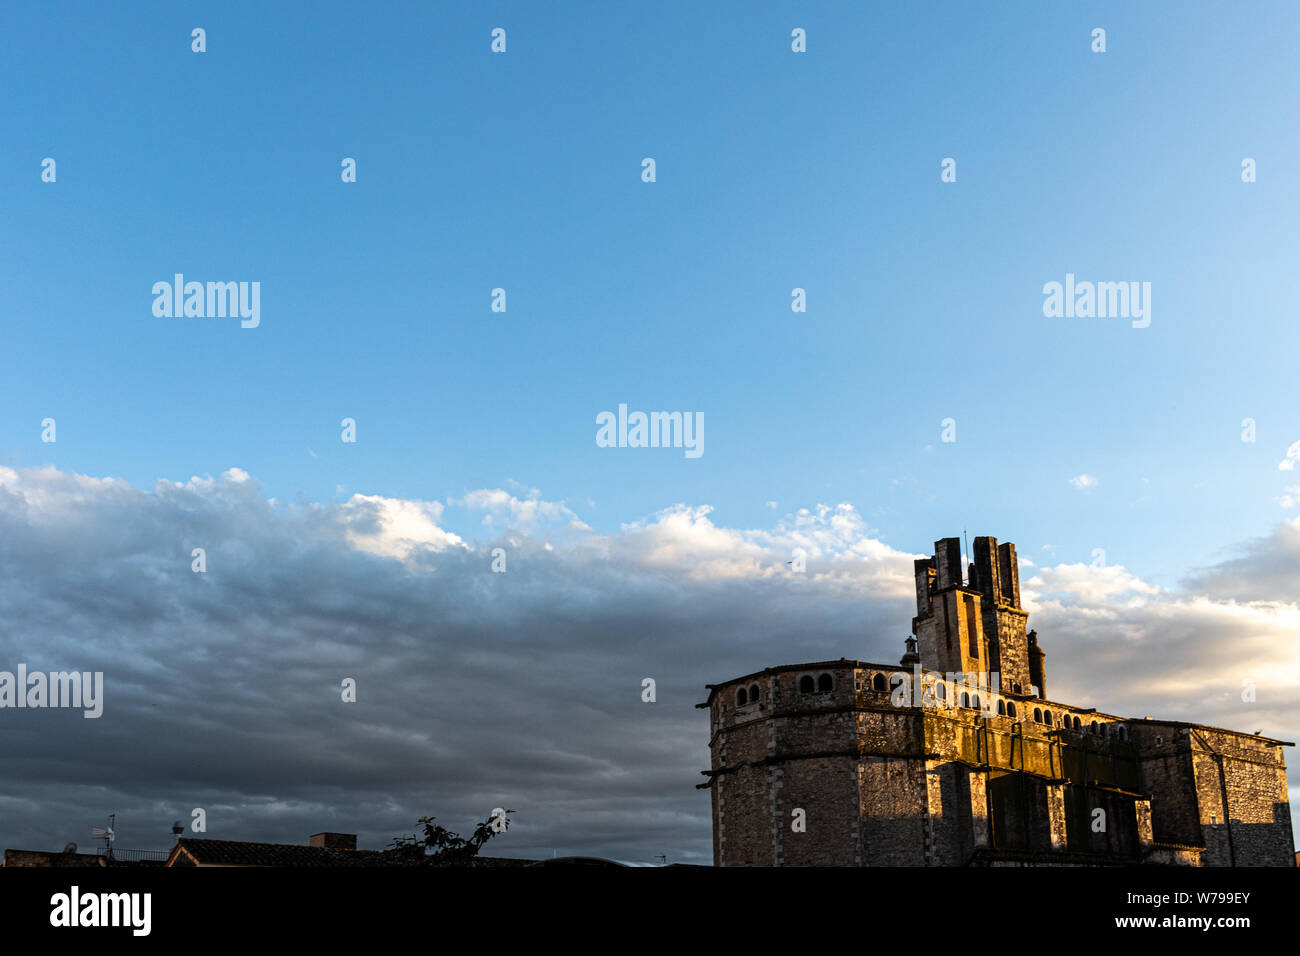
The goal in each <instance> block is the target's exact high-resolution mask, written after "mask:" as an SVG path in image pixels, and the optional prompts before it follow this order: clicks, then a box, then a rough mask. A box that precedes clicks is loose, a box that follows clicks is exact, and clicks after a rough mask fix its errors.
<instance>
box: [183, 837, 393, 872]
mask: <svg viewBox="0 0 1300 956" xmlns="http://www.w3.org/2000/svg"><path fill="white" fill-rule="evenodd" d="M178 854H186V855H188V856H189V858H190V859H191V860H193V861H194V863H197V864H199V865H201V866H402V865H405V864H404V861H400V860H398V859H396V858H395V857H393V856H391V855H389V854H387V853H381V852H379V851H378V850H331V849H327V848H326V847H320V846H303V845H301V844H297V843H247V842H244V841H242V840H191V839H189V838H184V839H181V840H180V841H179V842H178V843H177V845H176V848H175V849H173V850H172V855H171V857H170V858H169V860H168V862H169V864H170V865H172V866H178V865H179V866H184V865H186V862H188V861H184V860H178V859H177V856H178Z"/></svg>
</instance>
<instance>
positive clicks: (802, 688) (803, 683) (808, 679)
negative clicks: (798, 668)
mask: <svg viewBox="0 0 1300 956" xmlns="http://www.w3.org/2000/svg"><path fill="white" fill-rule="evenodd" d="M816 689H817V685H816V684H814V683H813V679H812V675H811V674H804V675H803V677H800V678H799V693H801V694H811V693H812V692H813V691H814V690H816Z"/></svg>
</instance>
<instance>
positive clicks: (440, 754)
mask: <svg viewBox="0 0 1300 956" xmlns="http://www.w3.org/2000/svg"><path fill="white" fill-rule="evenodd" d="M772 517H773V518H774V519H777V516H776V515H775V514H774V515H773V516H772ZM465 525H469V526H476V527H478V528H479V529H480V531H479V534H480V535H481V537H479V538H473V539H471V538H467V537H466V536H464V535H462V534H456V533H454V532H453V531H451V530H449V526H452V527H462V526H465ZM990 530H991V531H993V532H996V530H997V529H990ZM943 532H944V529H942V528H939V529H927V531H926V532H925V534H924V536H923V538H922V539H918V540H917V541H915V542H912V541H909V542H908V544H909V545H912V546H915V547H917V548H919V549H925V548H926V546H927V545H928V544H929V542H930V540H932V539H933V538H936V537H939V536H941V535H942V534H943ZM1026 544H1028V543H1026ZM196 548H202V549H204V553H205V561H206V568H207V570H206V571H205V572H204V573H195V572H194V571H192V570H191V567H192V563H193V561H194V558H193V552H194V549H196ZM495 549H500V551H501V553H503V554H504V560H505V562H506V571H505V573H494V572H493V571H492V565H493V562H494V550H495ZM796 549H798V550H800V551H801V552H802V553H803V554H804V555H805V560H806V563H807V571H806V573H803V574H795V573H793V572H792V571H791V567H790V565H789V564H788V563H787V562H790V561H791V558H792V556H793V554H794V553H795V551H796ZM915 556H916V555H914V554H913V553H911V552H907V551H903V550H899V549H898V548H897V547H895V546H893V545H891V544H888V543H886V542H884V541H883V540H881V537H880V535H879V533H877V532H875V531H874V530H873V529H871V528H870V527H869V526H868V525H867V524H866V523H865V521H864V520H863V519H862V517H861V515H860V514H859V512H858V511H857V510H855V508H854V507H852V506H851V505H848V504H837V505H833V506H830V505H818V506H817V507H814V508H807V509H802V510H798V511H794V512H791V513H789V514H786V515H785V516H784V517H781V518H779V519H777V520H774V523H773V524H772V526H771V527H770V528H765V529H734V528H727V527H723V526H720V525H718V524H716V523H715V522H714V520H713V518H712V512H711V509H710V508H709V507H707V506H702V505H699V506H689V505H684V504H678V505H674V506H672V507H669V508H665V509H664V510H663V511H661V512H659V513H658V514H655V515H653V516H650V517H648V518H646V519H644V520H641V521H637V522H631V523H628V524H625V525H623V526H622V527H621V528H620V529H619V530H618V531H617V532H616V533H612V534H601V533H597V532H595V531H593V530H592V529H591V528H590V527H589V526H588V525H587V524H586V523H584V522H583V521H582V518H581V516H580V515H579V514H578V513H577V510H575V509H573V508H571V507H570V506H569V505H567V504H566V503H564V502H552V501H546V500H544V499H543V498H542V497H541V494H540V492H538V491H537V490H535V489H526V488H521V487H519V488H511V489H508V490H507V489H480V490H477V491H474V492H471V493H469V494H468V495H464V496H462V497H459V498H447V499H444V500H442V501H436V500H430V501H415V500H406V499H396V498H388V497H383V496H380V495H361V494H356V495H352V496H351V497H350V498H346V499H344V500H340V501H337V502H326V503H309V502H308V503H303V502H294V503H289V502H284V501H278V500H274V499H270V500H268V499H267V498H265V497H264V495H263V494H262V492H261V490H260V488H259V487H258V484H257V482H256V480H255V479H254V478H253V477H252V476H250V475H248V474H247V473H245V472H243V471H241V470H240V469H237V468H232V469H230V470H229V471H227V472H225V473H224V474H222V475H221V476H220V477H218V478H210V477H203V478H198V477H196V478H192V479H190V480H189V481H187V482H171V481H159V482H158V483H156V484H155V486H154V487H153V488H152V489H148V490H142V489H137V488H134V487H132V486H130V485H129V484H127V483H126V482H123V481H121V480H119V479H113V478H95V477H88V476H84V475H76V474H68V473H64V472H60V471H58V470H55V469H53V468H45V469H29V470H18V471H15V470H13V469H8V468H3V467H0V610H2V611H3V615H0V621H2V622H3V623H2V624H0V669H10V670H12V669H13V668H14V667H15V666H16V665H17V664H18V663H19V662H22V663H26V664H27V665H28V667H29V668H31V669H34V670H35V669H40V670H47V671H49V670H66V669H77V670H83V671H84V670H90V671H97V670H102V671H103V672H104V684H105V690H104V697H105V700H104V714H103V716H102V717H101V718H99V719H98V720H86V719H84V718H83V717H82V716H81V713H80V711H56V710H41V711H32V710H4V711H0V721H2V722H3V729H4V731H5V732H4V733H2V734H0V756H2V757H3V759H4V760H5V766H6V767H7V768H8V769H9V773H8V774H7V786H6V787H5V788H4V789H3V793H0V843H3V845H4V846H8V847H20V848H28V849H57V848H59V847H61V846H62V845H63V844H64V843H65V842H67V841H69V840H75V841H77V842H79V843H82V844H88V843H89V842H90V841H89V839H88V832H89V828H90V827H91V826H92V825H96V824H99V823H100V822H101V818H102V817H103V816H105V815H107V814H108V813H110V812H114V811H116V812H117V813H118V821H119V841H118V842H119V845H120V846H135V847H146V848H148V847H163V846H166V845H167V844H168V843H169V840H170V837H169V833H168V828H169V827H170V825H171V822H172V821H173V820H180V821H182V822H183V823H188V821H189V819H190V812H191V810H192V809H193V808H195V807H202V808H204V809H205V810H206V811H207V821H208V831H207V834H206V835H207V836H209V837H214V838H224V839H238V840H270V841H279V842H305V840H306V837H307V835H308V834H310V833H314V832H317V831H319V830H342V831H346V832H356V833H358V834H359V845H360V846H362V847H367V848H379V847H382V846H384V845H386V844H387V843H388V841H389V840H390V839H391V838H392V837H393V836H395V835H397V834H398V833H403V832H408V833H409V832H411V830H412V828H413V825H414V822H415V820H416V818H417V817H419V816H422V815H424V814H429V813H432V814H435V815H436V816H437V817H438V819H439V821H440V822H442V823H444V824H445V825H447V826H449V827H451V828H452V829H459V830H462V831H465V830H468V829H469V828H470V827H471V826H472V825H473V823H474V822H476V821H478V820H481V819H484V818H485V817H486V816H487V815H488V814H489V813H490V812H491V810H492V808H493V807H498V806H504V807H509V808H512V809H514V810H515V811H517V813H516V816H515V818H514V823H513V824H512V826H511V828H510V830H509V832H508V833H507V834H506V835H505V836H503V837H500V838H498V839H497V840H494V842H493V844H492V845H491V852H492V853H494V854H497V855H511V856H523V857H542V856H550V855H551V854H552V853H556V854H558V855H567V854H592V855H600V856H609V857H614V858H617V859H623V860H629V861H635V860H639V861H650V860H652V859H654V858H655V857H657V856H658V855H660V854H663V855H665V856H667V857H668V859H669V860H674V861H679V862H706V863H707V862H710V859H711V842H710V821H709V801H708V795H707V791H700V790H696V789H695V785H696V784H697V783H699V782H701V781H702V780H703V779H704V778H702V777H701V776H700V775H699V771H700V770H702V769H705V768H706V767H707V766H708V740H707V734H708V727H707V720H706V718H705V714H704V712H703V711H701V710H697V709H695V707H694V705H695V703H696V702H698V701H701V700H703V699H704V697H705V693H706V692H705V689H704V684H705V683H709V682H718V681H722V680H726V679H728V678H731V677H735V676H738V675H740V674H744V673H748V672H750V671H754V670H758V669H761V668H763V667H766V666H772V665H777V664H786V663H797V662H799V661H802V660H821V659H827V658H838V657H850V658H861V659H865V660H875V661H881V662H888V663H892V662H895V661H897V659H898V657H899V655H900V654H901V653H902V650H903V644H902V642H903V638H905V637H906V636H907V634H908V628H909V624H910V620H911V616H912V614H913V613H914V611H915V609H914V605H913V598H912V577H911V562H912V559H913V558H914V557H915ZM1297 572H1300V519H1297V520H1296V521H1293V522H1288V523H1284V524H1282V525H1279V526H1278V528H1276V529H1275V530H1274V532H1273V533H1272V534H1271V535H1269V536H1268V537H1266V538H1263V539H1261V540H1259V541H1255V542H1249V543H1247V544H1246V545H1245V546H1243V548H1242V550H1241V552H1240V553H1239V554H1238V555H1236V556H1234V557H1232V558H1230V559H1228V560H1225V561H1224V562H1223V563H1221V564H1219V565H1217V566H1215V567H1211V568H1205V569H1200V570H1198V571H1197V572H1195V573H1194V574H1193V575H1192V576H1191V577H1190V578H1189V579H1188V580H1187V581H1186V582H1185V584H1184V586H1183V587H1181V588H1179V589H1178V590H1177V591H1166V590H1162V589H1159V588H1156V587H1154V586H1152V585H1149V584H1147V583H1145V582H1143V581H1142V580H1141V579H1140V578H1139V577H1138V576H1136V575H1135V574H1133V573H1132V572H1130V571H1128V570H1126V569H1124V568H1122V567H1117V566H1112V567H1092V566H1084V565H1070V564H1061V565H1057V566H1055V567H1048V566H1037V567H1035V566H1031V565H1030V564H1029V563H1028V562H1024V567H1023V568H1022V575H1023V585H1022V587H1023V593H1024V597H1025V603H1026V606H1027V607H1028V608H1029V610H1030V611H1031V613H1032V617H1031V619H1030V621H1031V626H1033V627H1035V628H1036V629H1037V630H1038V632H1039V635H1040V643H1041V644H1042V646H1043V647H1044V649H1045V650H1046V651H1047V654H1048V658H1047V663H1048V685H1049V691H1050V695H1051V696H1052V697H1053V698H1055V699H1058V700H1064V701H1070V702H1075V703H1079V704H1083V705H1095V706H1097V707H1099V708H1100V709H1102V710H1104V711H1107V712H1111V713H1120V714H1129V715H1132V716H1138V717H1140V716H1143V715H1145V714H1151V715H1153V716H1159V717H1168V718H1176V719H1195V720H1199V721H1202V722H1206V723H1212V724H1218V725H1221V726H1227V727H1232V728H1235V729H1240V730H1248V731H1251V730H1255V729H1257V728H1263V730H1264V732H1265V733H1266V734H1269V735H1271V736H1280V737H1283V738H1285V739H1295V738H1296V737H1297V736H1300V719H1298V718H1297V713H1296V710H1297V708H1296V706H1295V702H1296V700H1297V699H1300V693H1298V691H1300V644H1298V643H1297V640H1296V635H1297V633H1300V604H1297V601H1298V600H1300V591H1298V589H1297V587H1296V582H1297V580H1300V575H1298V573H1297ZM347 677H351V678H354V679H355V680H356V682H357V701H356V703H344V702H343V701H342V700H341V695H340V683H341V681H342V680H343V679H344V678H347ZM646 677H651V678H654V680H655V682H656V696H657V700H656V701H655V702H654V703H645V702H643V701H642V700H641V686H642V680H643V679H644V678H646ZM1245 681H1250V682H1252V683H1253V686H1254V687H1255V696H1256V700H1255V702H1253V703H1247V702H1245V701H1243V700H1242V693H1241V691H1242V688H1243V686H1244V685H1243V682H1245ZM1293 762H1294V761H1293ZM1292 779H1293V781H1294V780H1296V779H1298V778H1297V777H1296V776H1294V772H1293V777H1292Z"/></svg>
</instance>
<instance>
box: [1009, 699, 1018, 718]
mask: <svg viewBox="0 0 1300 956" xmlns="http://www.w3.org/2000/svg"><path fill="white" fill-rule="evenodd" d="M1007 716H1008V717H1014V716H1016V702H1015V701H1014V700H1009V701H1007Z"/></svg>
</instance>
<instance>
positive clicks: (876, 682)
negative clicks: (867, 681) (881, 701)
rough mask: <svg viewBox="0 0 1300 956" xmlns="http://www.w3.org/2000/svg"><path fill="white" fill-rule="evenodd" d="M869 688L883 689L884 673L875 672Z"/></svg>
mask: <svg viewBox="0 0 1300 956" xmlns="http://www.w3.org/2000/svg"><path fill="white" fill-rule="evenodd" d="M871 689H872V690H884V689H885V675H884V674H877V675H876V676H875V677H873V678H871Z"/></svg>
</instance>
